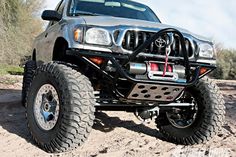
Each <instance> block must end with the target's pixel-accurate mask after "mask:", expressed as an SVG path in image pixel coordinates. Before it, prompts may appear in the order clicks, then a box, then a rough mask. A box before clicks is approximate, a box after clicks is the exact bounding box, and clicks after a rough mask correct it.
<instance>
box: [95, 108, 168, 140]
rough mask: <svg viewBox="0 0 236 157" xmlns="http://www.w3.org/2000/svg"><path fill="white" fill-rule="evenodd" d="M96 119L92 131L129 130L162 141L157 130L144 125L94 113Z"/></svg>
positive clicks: (102, 113)
mask: <svg viewBox="0 0 236 157" xmlns="http://www.w3.org/2000/svg"><path fill="white" fill-rule="evenodd" d="M95 116H96V119H95V121H94V126H93V129H95V130H99V131H102V132H105V133H106V132H111V131H113V130H114V129H115V128H118V127H120V128H125V129H127V130H131V131H134V132H137V133H142V134H146V135H148V136H152V137H155V138H158V139H160V140H164V138H163V136H162V135H161V133H160V132H159V131H158V129H152V128H150V127H148V126H145V125H144V124H136V123H135V122H134V121H132V120H130V121H124V120H121V119H120V118H119V117H112V116H109V115H107V114H106V113H104V112H96V113H95Z"/></svg>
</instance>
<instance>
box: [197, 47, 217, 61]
mask: <svg viewBox="0 0 236 157" xmlns="http://www.w3.org/2000/svg"><path fill="white" fill-rule="evenodd" d="M199 48H200V51H199V57H202V58H213V57H214V48H213V46H212V45H210V44H200V45H199Z"/></svg>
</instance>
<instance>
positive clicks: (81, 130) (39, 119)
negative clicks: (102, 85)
mask: <svg viewBox="0 0 236 157" xmlns="http://www.w3.org/2000/svg"><path fill="white" fill-rule="evenodd" d="M26 105H27V106H26V109H27V111H26V117H27V121H28V128H29V130H30V133H31V135H32V137H33V139H34V140H35V141H36V143H37V144H38V145H39V146H40V147H41V148H42V149H44V150H45V151H47V152H50V153H60V152H66V151H69V150H72V149H75V148H77V147H78V146H80V145H81V144H82V143H83V142H85V140H86V139H87V137H88V135H89V133H90V131H91V130H92V126H93V121H94V118H95V116H94V112H95V107H94V105H95V97H94V93H93V88H92V86H91V83H90V81H89V79H88V78H87V77H86V76H84V75H82V74H81V73H79V72H78V71H76V70H74V69H73V68H72V67H70V66H68V65H66V64H61V63H55V62H52V63H48V64H45V65H42V66H40V67H38V68H37V69H36V71H35V76H34V78H33V81H32V84H31V86H30V88H29V92H28V94H27V97H26Z"/></svg>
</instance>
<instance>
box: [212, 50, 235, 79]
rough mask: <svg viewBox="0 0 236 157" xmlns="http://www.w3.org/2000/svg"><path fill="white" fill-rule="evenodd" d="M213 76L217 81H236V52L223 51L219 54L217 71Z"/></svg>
mask: <svg viewBox="0 0 236 157" xmlns="http://www.w3.org/2000/svg"><path fill="white" fill-rule="evenodd" d="M213 76H214V77H215V78H217V79H236V51H235V50H227V49H223V50H220V51H218V52H217V69H216V70H215V71H214V73H213Z"/></svg>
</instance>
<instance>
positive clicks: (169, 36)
mask: <svg viewBox="0 0 236 157" xmlns="http://www.w3.org/2000/svg"><path fill="white" fill-rule="evenodd" d="M42 19H43V20H47V21H49V24H48V27H47V28H46V30H45V31H44V32H43V33H42V34H40V35H39V36H38V37H37V38H36V39H35V42H34V46H33V50H32V59H31V60H30V61H28V62H27V63H26V65H25V73H24V79H23V90H22V103H23V105H24V106H25V107H26V115H27V121H28V127H29V130H30V133H31V135H32V137H33V139H34V140H35V141H36V143H37V144H38V145H39V146H40V147H41V148H43V149H44V150H45V151H47V152H51V153H54V152H56V153H58V152H65V151H69V150H72V149H75V148H77V147H78V146H80V145H81V144H82V143H83V142H84V141H85V140H86V139H87V137H88V135H89V133H90V131H91V129H92V126H93V121H94V119H95V116H94V113H95V112H96V111H117V112H118V111H127V112H133V113H134V114H135V116H136V117H137V118H138V119H140V120H141V121H143V122H148V121H150V120H155V123H156V125H157V133H158V131H159V132H161V133H162V134H163V136H164V137H165V138H166V139H167V140H168V141H170V142H173V143H176V144H182V145H193V144H199V143H204V142H206V141H208V140H210V139H211V138H213V137H214V136H215V135H217V133H219V131H220V129H221V126H222V125H223V123H224V115H225V107H224V100H223V97H222V95H221V94H220V92H219V89H218V87H217V86H216V85H215V84H214V82H213V81H212V80H210V79H209V78H207V77H205V76H206V75H207V74H209V73H210V72H212V71H213V70H214V69H215V68H216V58H215V57H216V56H215V52H214V45H213V43H212V42H211V41H210V40H208V39H206V38H203V37H200V36H197V35H195V34H192V33H190V32H189V31H187V30H185V29H181V28H177V27H173V26H170V25H165V24H162V23H161V21H160V20H159V18H158V17H157V16H156V15H155V13H154V12H153V11H152V10H151V9H150V8H149V7H148V6H146V5H144V4H140V3H137V2H135V1H130V0H61V2H60V3H59V4H58V6H57V8H56V9H55V10H46V11H44V12H43V14H42Z"/></svg>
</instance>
